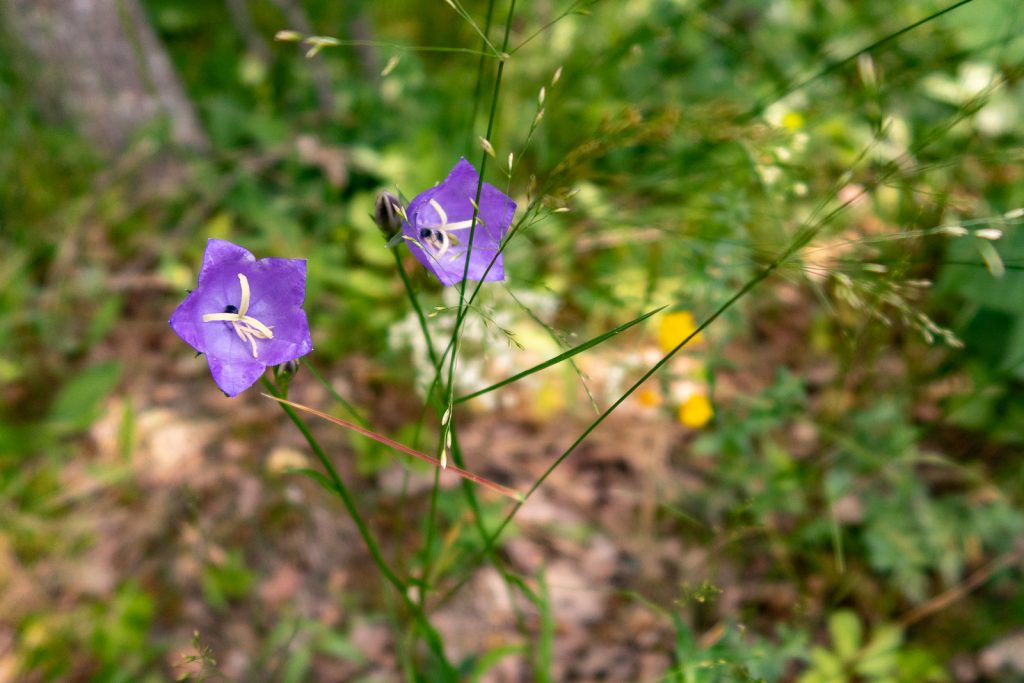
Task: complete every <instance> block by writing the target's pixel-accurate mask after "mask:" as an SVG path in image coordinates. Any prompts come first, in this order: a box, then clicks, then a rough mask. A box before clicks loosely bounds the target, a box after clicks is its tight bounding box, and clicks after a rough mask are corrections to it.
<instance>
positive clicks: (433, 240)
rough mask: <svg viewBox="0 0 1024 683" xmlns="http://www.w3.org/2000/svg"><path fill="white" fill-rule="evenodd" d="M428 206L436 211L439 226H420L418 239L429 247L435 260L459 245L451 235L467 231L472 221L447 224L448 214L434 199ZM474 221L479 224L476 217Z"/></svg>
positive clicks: (456, 239) (478, 219)
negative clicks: (439, 221) (438, 217)
mask: <svg viewBox="0 0 1024 683" xmlns="http://www.w3.org/2000/svg"><path fill="white" fill-rule="evenodd" d="M430 205H431V206H432V207H434V210H435V211H437V215H438V216H440V217H441V224H440V225H425V226H422V227H421V228H420V239H421V240H422V241H423V242H424V243H425V244H427V245H429V246H430V248H431V249H432V250H433V251H434V254H435V256H436V257H437V258H441V257H442V256H444V255H445V253H446V252H447V251H448V249H449V248H451V247H452V246H454V245H456V244H458V243H459V240H458V238H456V237H455V235H452V234H451V233H452V232H454V231H455V230H468V229H469V228H470V227H472V225H473V221H472V220H468V221H458V222H457V223H449V222H448V214H447V213H445V210H444V208H443V207H442V206H441V204H440V203H439V202H438V201H437V200H436V199H431V200H430ZM476 221H477V223H480V222H481V220H480V218H479V217H477V219H476Z"/></svg>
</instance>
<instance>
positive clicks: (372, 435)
mask: <svg viewBox="0 0 1024 683" xmlns="http://www.w3.org/2000/svg"><path fill="white" fill-rule="evenodd" d="M263 396H266V397H267V398H269V399H270V400H272V401H277V402H278V403H283V404H284V405H286V406H291V407H292V408H296V409H298V410H303V411H305V412H307V413H310V414H311V415H316V416H317V417H321V418H323V419H325V420H327V421H328V422H333V423H334V424H336V425H338V426H340V427H344V428H345V429H351V430H352V431H354V432H357V433H359V434H362V435H363V436H365V437H366V438H368V439H373V440H374V441H376V442H378V443H382V444H384V445H385V446H388V447H390V448H393V449H395V450H396V451H399V452H401V453H405V454H406V455H409V456H412V457H414V458H418V459H420V460H422V461H424V462H427V463H430V464H431V465H433V466H434V467H437V468H440V467H441V461H440V460H438V459H437V458H432V457H431V456H429V455H427V454H426V453H420V452H419V451H417V450H415V449H413V448H409V447H408V446H406V445H405V444H401V443H399V442H397V441H395V440H393V439H389V438H388V437H386V436H383V435H381V434H378V433H377V432H372V431H370V430H369V429H365V428H363V427H360V426H359V425H357V424H354V423H352V422H347V421H346V420H342V419H341V418H338V417H334V416H333V415H328V414H327V413H324V412H322V411H319V410H317V409H315V408H310V407H309V406H305V405H302V404H301V403H295V402H294V401H289V400H287V399H284V398H278V397H277V396H271V395H270V394H263ZM445 472H453V473H455V474H457V475H459V476H460V477H462V478H463V479H468V480H469V481H471V482H473V483H475V484H479V485H480V486H483V487H484V488H488V489H490V490H492V491H494V492H495V493H500V494H501V495H503V496H506V497H508V498H511V499H512V500H516V501H520V500H522V499H523V496H522V494H520V493H519V492H518V491H515V490H513V489H510V488H508V487H507V486H502V485H501V484H498V483H496V482H493V481H491V480H490V479H485V478H484V477H481V476H480V475H478V474H473V473H472V472H470V471H468V470H464V469H462V468H461V467H458V466H456V465H452V464H450V463H449V464H448V466H447V468H446V469H445Z"/></svg>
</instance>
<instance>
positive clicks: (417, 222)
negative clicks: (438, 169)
mask: <svg viewBox="0 0 1024 683" xmlns="http://www.w3.org/2000/svg"><path fill="white" fill-rule="evenodd" d="M479 180H480V176H479V174H477V172H476V169H475V168H473V165H472V164H470V163H469V162H468V161H466V160H465V159H460V160H459V162H458V163H457V164H456V165H455V168H453V169H452V171H451V173H449V174H448V177H447V178H445V180H444V182H442V183H441V184H440V185H437V186H436V187H432V188H430V189H429V190H426V191H425V192H421V193H420V194H419V195H417V196H416V197H415V198H414V199H413V200H412V201H411V202H410V203H409V207H408V209H406V215H407V216H408V219H409V220H408V221H407V222H406V223H405V224H404V225H403V226H402V232H403V234H404V235H405V236H406V237H408V238H410V239H408V240H406V242H407V243H408V245H409V249H410V251H412V253H413V255H414V256H415V257H416V258H417V259H418V260H419V261H420V263H422V264H423V265H424V266H425V267H426V268H427V269H428V270H429V271H430V272H432V273H433V274H434V275H435V276H437V279H438V280H440V281H441V283H442V284H444V285H445V286H449V285H453V284H455V283H457V282H461V281H462V279H463V273H466V276H467V278H468V279H470V280H486V281H497V280H504V279H505V265H504V257H503V255H502V254H501V253H499V248H500V247H501V241H502V239H503V238H504V236H505V233H506V232H507V231H508V228H509V226H510V225H511V224H512V218H513V216H514V215H515V212H516V204H515V202H514V201H512V199H511V198H510V197H508V196H507V195H506V194H505V193H503V192H502V191H501V190H499V189H498V188H496V187H494V186H493V185H490V184H488V183H484V184H483V188H482V189H481V192H480V210H479V212H478V213H477V226H476V230H475V231H474V233H473V249H472V251H471V252H470V254H469V269H468V272H467V271H466V253H467V251H468V246H469V237H470V231H471V230H470V225H471V221H472V219H473V214H474V208H473V201H474V199H475V198H476V189H477V184H478V182H479ZM438 207H440V210H439V209H438ZM410 240H412V241H410ZM496 254H497V258H496V259H495V255H496ZM492 260H493V261H494V263H493V265H492V263H491V262H492ZM488 268H489V270H488Z"/></svg>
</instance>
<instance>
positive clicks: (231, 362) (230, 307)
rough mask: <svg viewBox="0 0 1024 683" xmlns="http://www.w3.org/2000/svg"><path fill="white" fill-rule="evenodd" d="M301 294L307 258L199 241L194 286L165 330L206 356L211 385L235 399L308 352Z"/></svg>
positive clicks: (310, 342) (303, 293) (310, 345)
mask: <svg viewBox="0 0 1024 683" xmlns="http://www.w3.org/2000/svg"><path fill="white" fill-rule="evenodd" d="M305 298H306V260H305V259H287V258H265V259H260V260H259V261H257V260H256V258H255V257H254V256H253V255H252V254H251V253H249V252H248V251H247V250H245V249H243V248H242V247H240V246H238V245H236V244H232V243H231V242H226V241H224V240H214V239H211V240H210V241H208V242H207V243H206V252H205V253H204V254H203V267H202V269H201V270H200V271H199V284H198V285H197V286H196V288H195V289H194V290H192V292H191V293H190V294H189V295H188V296H187V297H186V298H185V300H184V301H182V302H181V305H180V306H178V308H176V309H175V311H174V313H173V314H172V315H171V319H170V324H171V327H172V328H173V329H174V331H175V332H177V334H178V336H179V337H181V338H182V339H184V340H185V341H186V342H188V343H189V344H190V345H191V346H192V348H194V349H195V350H196V351H199V352H200V353H204V354H206V359H207V360H208V361H209V363H210V372H211V373H212V374H213V380H214V381H215V382H216V383H217V386H219V387H220V388H221V390H222V391H223V392H224V393H225V394H227V395H228V396H236V395H238V394H239V393H241V392H242V391H245V390H246V389H248V388H249V387H250V386H252V384H253V383H254V382H255V381H256V380H258V379H259V378H260V375H262V374H263V371H264V370H266V368H267V367H268V366H271V365H280V364H281V363H286V362H288V361H290V360H294V359H295V358H298V357H300V356H304V355H306V354H307V353H309V352H310V351H311V350H312V349H313V339H312V337H310V334H309V322H308V321H307V320H306V312H305V311H303V310H302V302H303V300H304V299H305Z"/></svg>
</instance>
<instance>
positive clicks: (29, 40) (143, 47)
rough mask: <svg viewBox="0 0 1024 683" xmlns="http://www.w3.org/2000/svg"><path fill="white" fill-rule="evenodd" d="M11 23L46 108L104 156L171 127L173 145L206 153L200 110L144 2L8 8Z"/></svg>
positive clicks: (20, 2) (67, 0) (47, 0)
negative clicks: (153, 129)
mask: <svg viewBox="0 0 1024 683" xmlns="http://www.w3.org/2000/svg"><path fill="white" fill-rule="evenodd" d="M3 4H5V5H6V6H7V12H6V14H7V21H8V23H9V26H10V27H11V29H12V33H14V34H15V35H16V36H17V37H18V38H19V39H20V40H21V41H22V42H23V44H24V46H25V47H26V48H27V49H28V50H29V51H30V52H31V53H32V55H33V56H34V57H35V62H36V63H37V64H38V70H37V71H35V72H34V73H33V76H34V77H35V79H36V81H37V84H38V85H37V92H38V93H39V95H40V97H41V98H44V101H45V105H46V106H44V107H43V108H44V110H45V111H47V112H48V113H50V112H52V113H54V114H56V115H57V116H60V117H62V118H69V119H71V120H72V121H73V122H74V123H75V124H76V125H77V126H78V128H79V130H81V132H82V133H83V135H85V136H86V137H87V138H88V139H89V140H90V141H91V142H92V143H93V144H94V145H95V146H96V147H97V148H98V149H100V150H103V151H105V152H107V153H110V154H111V155H116V154H117V153H119V152H121V151H123V150H124V149H125V148H126V147H127V145H128V143H129V142H130V141H131V139H132V137H133V136H134V135H136V134H137V133H138V132H139V130H140V129H141V128H143V127H145V126H147V125H151V124H152V123H153V122H154V121H158V120H160V119H164V120H165V121H166V122H167V124H168V125H169V132H170V139H171V140H172V141H173V142H174V143H176V144H178V145H181V146H184V147H191V148H194V149H205V148H206V147H207V140H206V136H205V134H204V133H203V130H202V128H201V127H200V125H199V121H198V119H197V118H196V114H195V110H194V109H193V107H192V103H191V102H190V101H189V99H188V96H187V95H186V94H185V90H184V88H183V87H182V85H181V83H180V81H179V80H178V78H177V74H176V73H175V71H174V67H173V65H172V64H171V60H170V58H169V57H168V55H167V53H166V52H165V51H164V49H163V46H162V45H161V44H160V42H159V40H158V39H157V36H156V34H155V33H154V32H153V30H152V28H151V27H150V25H149V23H148V21H147V20H146V17H145V14H144V13H143V11H142V8H141V7H140V6H139V3H138V0H6V1H5V2H4V3H3Z"/></svg>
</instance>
